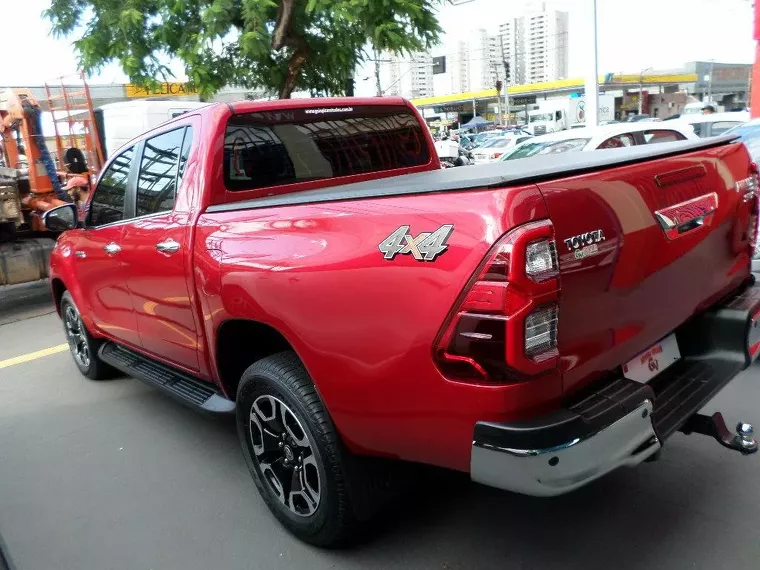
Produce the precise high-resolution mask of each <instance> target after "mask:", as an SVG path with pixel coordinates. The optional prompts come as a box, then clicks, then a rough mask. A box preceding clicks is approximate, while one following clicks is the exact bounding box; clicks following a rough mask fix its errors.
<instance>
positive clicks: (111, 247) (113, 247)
mask: <svg viewBox="0 0 760 570" xmlns="http://www.w3.org/2000/svg"><path fill="white" fill-rule="evenodd" d="M103 251H105V252H106V253H107V254H108V255H116V254H117V253H119V252H120V251H121V248H120V247H119V246H118V245H117V244H115V243H114V242H111V243H109V244H108V245H104V246H103Z"/></svg>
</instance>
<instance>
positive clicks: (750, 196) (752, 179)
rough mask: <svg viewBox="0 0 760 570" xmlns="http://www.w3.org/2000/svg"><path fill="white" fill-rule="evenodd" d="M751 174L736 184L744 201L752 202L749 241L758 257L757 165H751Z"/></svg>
mask: <svg viewBox="0 0 760 570" xmlns="http://www.w3.org/2000/svg"><path fill="white" fill-rule="evenodd" d="M750 169H751V171H752V172H751V174H750V175H749V177H747V178H745V179H744V180H739V181H738V182H737V183H736V191H737V192H738V193H739V195H740V196H742V200H744V201H746V202H750V201H751V202H752V203H751V205H750V211H749V212H750V213H749V224H748V227H747V237H748V239H749V243H750V248H751V251H752V256H753V257H756V256H757V253H758V252H757V250H758V247H757V245H758V244H757V237H758V202H759V199H758V193H759V192H760V169H758V166H757V164H756V163H754V162H753V163H751V164H750Z"/></svg>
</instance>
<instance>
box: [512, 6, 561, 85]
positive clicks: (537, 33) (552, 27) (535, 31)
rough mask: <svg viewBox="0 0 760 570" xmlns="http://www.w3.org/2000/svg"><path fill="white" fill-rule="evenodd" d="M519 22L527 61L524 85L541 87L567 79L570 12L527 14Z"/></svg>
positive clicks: (554, 11)
mask: <svg viewBox="0 0 760 570" xmlns="http://www.w3.org/2000/svg"><path fill="white" fill-rule="evenodd" d="M520 20H521V21H522V24H521V25H520V27H521V28H522V36H523V37H522V40H523V41H522V46H523V52H524V58H525V63H524V65H525V77H524V82H525V83H538V82H540V81H554V80H556V79H565V78H567V66H568V49H567V44H568V41H567V40H568V34H567V31H568V14H567V12H559V11H557V10H541V11H540V12H528V13H526V14H525V15H524V16H522V17H521V18H520Z"/></svg>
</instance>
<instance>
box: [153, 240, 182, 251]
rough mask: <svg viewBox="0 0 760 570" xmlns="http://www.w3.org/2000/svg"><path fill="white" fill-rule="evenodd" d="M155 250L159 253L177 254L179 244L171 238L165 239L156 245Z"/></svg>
mask: <svg viewBox="0 0 760 570" xmlns="http://www.w3.org/2000/svg"><path fill="white" fill-rule="evenodd" d="M156 249H157V250H158V251H160V252H161V253H177V252H178V251H179V243H177V242H176V241H174V240H173V239H172V238H169V239H165V240H164V241H160V242H158V243H157V244H156Z"/></svg>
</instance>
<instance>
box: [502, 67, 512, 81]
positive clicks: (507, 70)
mask: <svg viewBox="0 0 760 570" xmlns="http://www.w3.org/2000/svg"><path fill="white" fill-rule="evenodd" d="M504 77H505V78H506V80H507V85H509V83H511V81H512V73H511V68H510V65H509V62H508V61H505V62H504Z"/></svg>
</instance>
